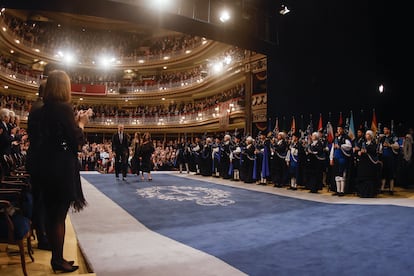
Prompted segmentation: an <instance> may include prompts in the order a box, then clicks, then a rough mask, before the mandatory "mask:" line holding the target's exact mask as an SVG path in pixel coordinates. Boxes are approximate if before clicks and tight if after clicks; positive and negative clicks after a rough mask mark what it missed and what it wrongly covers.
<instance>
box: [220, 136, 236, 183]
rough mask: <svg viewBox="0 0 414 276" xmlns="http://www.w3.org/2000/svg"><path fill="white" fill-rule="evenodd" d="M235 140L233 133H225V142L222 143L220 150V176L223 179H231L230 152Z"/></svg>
mask: <svg viewBox="0 0 414 276" xmlns="http://www.w3.org/2000/svg"><path fill="white" fill-rule="evenodd" d="M232 144H233V142H232V141H231V135H230V134H226V135H224V138H223V142H222V144H221V151H220V177H222V178H223V179H230V178H231V174H230V173H229V169H230V153H231V147H232Z"/></svg>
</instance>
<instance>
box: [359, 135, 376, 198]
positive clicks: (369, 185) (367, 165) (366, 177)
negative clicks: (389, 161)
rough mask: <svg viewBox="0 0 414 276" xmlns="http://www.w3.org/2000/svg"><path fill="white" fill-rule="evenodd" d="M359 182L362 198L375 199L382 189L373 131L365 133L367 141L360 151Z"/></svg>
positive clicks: (363, 143)
mask: <svg viewBox="0 0 414 276" xmlns="http://www.w3.org/2000/svg"><path fill="white" fill-rule="evenodd" d="M357 154H358V157H359V158H358V163H357V180H358V186H357V188H358V195H359V196H360V197H375V196H376V195H377V194H378V192H379V188H380V172H381V163H380V162H379V160H378V153H377V143H375V136H374V132H373V131H372V130H367V132H366V133H365V141H363V142H362V144H361V148H360V150H359V151H358V153H357Z"/></svg>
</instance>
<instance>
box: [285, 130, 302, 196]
mask: <svg viewBox="0 0 414 276" xmlns="http://www.w3.org/2000/svg"><path fill="white" fill-rule="evenodd" d="M299 138H300V136H299V133H297V132H294V133H292V138H291V140H290V143H289V150H288V153H287V154H286V165H287V167H288V173H289V174H288V175H289V180H290V181H289V182H290V186H289V189H290V190H294V191H296V190H297V189H298V182H297V181H298V179H299V165H300V163H299V147H300V145H301V144H300V143H299Z"/></svg>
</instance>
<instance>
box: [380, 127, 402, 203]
mask: <svg viewBox="0 0 414 276" xmlns="http://www.w3.org/2000/svg"><path fill="white" fill-rule="evenodd" d="M378 144H379V145H378V146H379V149H378V152H379V158H380V160H381V162H382V179H381V192H385V187H386V186H387V184H388V192H389V194H390V195H393V194H394V185H395V179H396V176H397V169H398V157H399V153H400V145H399V144H398V137H397V136H396V135H395V134H394V133H391V128H390V127H389V126H384V127H383V135H381V136H380V138H379V143H378Z"/></svg>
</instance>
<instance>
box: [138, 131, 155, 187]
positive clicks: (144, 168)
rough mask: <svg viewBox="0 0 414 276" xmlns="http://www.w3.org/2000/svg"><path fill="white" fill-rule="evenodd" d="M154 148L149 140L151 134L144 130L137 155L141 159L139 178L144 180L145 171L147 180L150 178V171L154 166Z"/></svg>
mask: <svg viewBox="0 0 414 276" xmlns="http://www.w3.org/2000/svg"><path fill="white" fill-rule="evenodd" d="M154 151H155V148H154V145H153V144H152V141H151V134H150V133H149V132H145V133H144V135H143V136H142V144H141V147H140V150H139V156H140V159H141V172H142V174H141V180H144V179H145V177H144V173H147V179H148V181H151V180H152V177H151V171H152V169H153V167H154V163H153V161H152V154H153V153H154Z"/></svg>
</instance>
